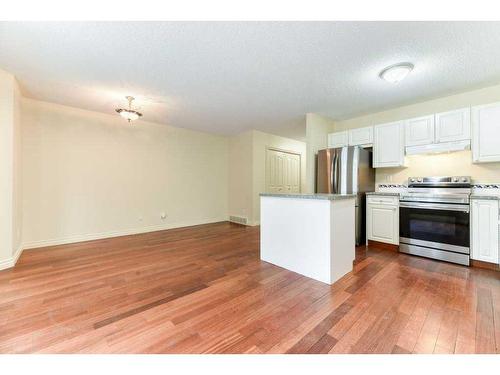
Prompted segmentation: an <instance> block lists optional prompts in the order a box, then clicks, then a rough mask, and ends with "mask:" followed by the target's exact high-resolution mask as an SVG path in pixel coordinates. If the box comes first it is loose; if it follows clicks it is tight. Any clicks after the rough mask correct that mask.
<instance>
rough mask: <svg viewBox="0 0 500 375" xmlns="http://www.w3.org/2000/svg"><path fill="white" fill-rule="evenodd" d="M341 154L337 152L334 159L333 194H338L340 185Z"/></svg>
mask: <svg viewBox="0 0 500 375" xmlns="http://www.w3.org/2000/svg"><path fill="white" fill-rule="evenodd" d="M339 161H340V160H339V154H338V153H337V152H335V157H334V158H333V184H332V193H333V194H338V190H339V189H338V185H339Z"/></svg>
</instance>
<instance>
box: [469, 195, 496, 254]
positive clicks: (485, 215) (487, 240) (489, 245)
mask: <svg viewBox="0 0 500 375" xmlns="http://www.w3.org/2000/svg"><path fill="white" fill-rule="evenodd" d="M471 211H472V213H471V216H472V226H471V227H472V248H471V258H472V259H476V260H480V261H483V262H489V263H498V201H497V200H478V199H474V200H473V201H472V210H471Z"/></svg>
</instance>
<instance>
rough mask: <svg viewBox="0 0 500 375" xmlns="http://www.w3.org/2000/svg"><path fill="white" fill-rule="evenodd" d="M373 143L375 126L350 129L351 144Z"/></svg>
mask: <svg viewBox="0 0 500 375" xmlns="http://www.w3.org/2000/svg"><path fill="white" fill-rule="evenodd" d="M372 143H373V126H368V127H366V128H359V129H351V130H349V146H362V145H369V144H372Z"/></svg>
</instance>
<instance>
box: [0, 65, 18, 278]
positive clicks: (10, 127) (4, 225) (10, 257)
mask: <svg viewBox="0 0 500 375" xmlns="http://www.w3.org/2000/svg"><path fill="white" fill-rule="evenodd" d="M19 96H20V94H19V88H18V85H17V82H16V79H15V77H14V76H13V75H11V74H9V73H7V72H4V71H2V70H0V207H1V209H0V269H3V268H7V267H10V266H12V265H13V263H14V262H15V259H16V258H17V256H18V255H19V254H20V249H21V247H20V244H21V238H22V233H21V230H22V228H21V221H22V210H21V199H22V195H21V194H22V192H21V179H20V169H21V162H20V148H21V143H20V142H21V137H20V128H21V123H20V111H19Z"/></svg>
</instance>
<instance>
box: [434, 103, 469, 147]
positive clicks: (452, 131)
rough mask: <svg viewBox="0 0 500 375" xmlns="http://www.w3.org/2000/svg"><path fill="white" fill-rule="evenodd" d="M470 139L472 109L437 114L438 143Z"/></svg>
mask: <svg viewBox="0 0 500 375" xmlns="http://www.w3.org/2000/svg"><path fill="white" fill-rule="evenodd" d="M469 139H470V109H469V108H462V109H458V110H456V111H450V112H443V113H437V114H436V142H438V143H441V142H453V141H464V140H469Z"/></svg>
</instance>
